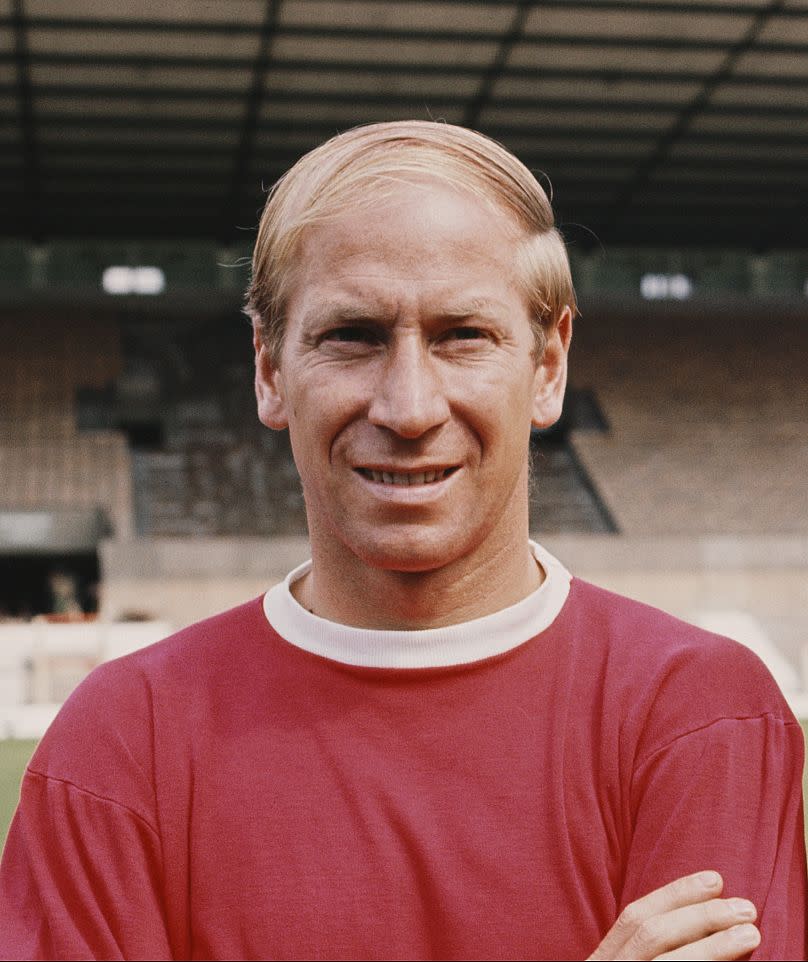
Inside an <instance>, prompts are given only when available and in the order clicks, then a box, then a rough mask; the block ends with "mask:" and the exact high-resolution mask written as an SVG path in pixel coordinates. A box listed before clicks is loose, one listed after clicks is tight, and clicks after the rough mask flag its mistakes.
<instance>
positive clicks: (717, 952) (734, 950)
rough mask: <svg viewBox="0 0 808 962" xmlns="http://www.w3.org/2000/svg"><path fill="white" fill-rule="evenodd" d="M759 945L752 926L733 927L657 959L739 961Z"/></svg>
mask: <svg viewBox="0 0 808 962" xmlns="http://www.w3.org/2000/svg"><path fill="white" fill-rule="evenodd" d="M759 945H760V932H759V931H758V930H757V929H756V928H755V926H754V925H749V924H746V925H735V926H733V927H732V928H731V929H727V930H726V931H724V932H715V933H714V934H713V935H708V936H707V938H706V939H699V941H698V942H691V943H690V945H685V946H682V948H679V949H674V951H673V952H666V953H665V954H664V955H658V956H657V958H658V959H698V960H703V962H723V960H725V959H740V958H741V957H742V956H744V955H748V954H749V953H750V952H754V950H755V949H756V948H757V947H758V946H759Z"/></svg>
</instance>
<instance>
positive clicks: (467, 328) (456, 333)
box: [441, 324, 491, 343]
mask: <svg viewBox="0 0 808 962" xmlns="http://www.w3.org/2000/svg"><path fill="white" fill-rule="evenodd" d="M490 339H491V335H490V334H489V332H488V331H486V330H485V328H482V327H475V326H474V325H473V324H460V325H458V326H457V327H450V328H449V330H448V331H446V332H445V333H444V334H443V335H442V336H441V340H443V341H448V342H449V343H451V342H453V341H454V342H456V341H470V342H472V343H474V342H477V343H481V342H483V341H489V340H490Z"/></svg>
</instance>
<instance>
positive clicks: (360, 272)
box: [289, 182, 524, 310]
mask: <svg viewBox="0 0 808 962" xmlns="http://www.w3.org/2000/svg"><path fill="white" fill-rule="evenodd" d="M523 237H524V231H523V230H522V229H521V228H520V227H519V225H518V224H517V223H516V222H515V220H514V218H513V217H512V215H510V214H509V213H508V212H506V211H504V210H502V209H501V208H500V207H498V206H496V205H495V204H493V203H488V202H486V201H484V200H482V199H480V198H478V197H476V196H473V195H470V194H469V193H466V192H463V191H460V190H457V189H454V188H452V187H449V186H448V185H445V184H443V183H440V182H419V183H404V184H397V185H394V186H392V187H390V188H388V189H386V190H385V191H384V192H382V193H380V194H379V195H378V196H374V195H371V196H370V197H368V198H366V199H365V200H364V201H363V202H362V203H361V204H359V205H358V206H356V207H352V208H348V209H343V210H340V211H339V212H338V213H335V214H333V215H331V216H329V217H328V218H327V219H325V220H323V221H322V222H321V223H318V224H316V225H313V226H310V227H308V228H307V229H306V230H305V231H304V233H303V236H302V238H301V242H300V244H299V247H298V253H297V257H296V262H295V267H294V270H293V276H292V278H291V296H290V299H289V308H290V310H291V309H292V307H293V304H296V303H297V304H299V303H300V301H301V300H304V301H305V300H307V299H308V297H309V296H310V295H311V294H312V293H313V292H319V293H320V294H323V295H325V294H326V293H328V292H330V295H331V296H332V297H335V298H336V297H337V296H338V294H339V295H340V299H342V300H349V299H356V298H359V299H362V298H373V299H382V300H384V299H385V297H386V296H387V295H388V294H389V295H390V296H391V297H393V299H395V298H396V297H397V296H398V295H399V294H401V293H402V292H403V291H404V290H406V291H407V292H408V293H409V294H410V295H413V294H415V293H417V294H419V295H423V296H441V297H449V298H457V297H460V296H461V295H462V299H463V300H464V301H467V302H469V303H471V302H474V303H480V304H481V303H483V302H486V301H491V300H492V299H494V300H495V299H500V300H501V299H502V298H503V296H506V295H510V294H511V292H512V291H513V290H514V289H516V288H517V287H518V277H517V271H516V262H517V254H518V250H519V244H520V242H521V240H522V239H523Z"/></svg>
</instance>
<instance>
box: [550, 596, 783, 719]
mask: <svg viewBox="0 0 808 962" xmlns="http://www.w3.org/2000/svg"><path fill="white" fill-rule="evenodd" d="M568 610H569V618H570V621H571V624H572V625H574V626H575V632H576V635H577V637H578V638H580V639H581V641H580V642H579V643H580V644H581V645H583V646H588V648H589V650H590V651H591V652H592V655H593V657H596V658H599V659H600V660H601V663H602V665H603V683H604V685H606V686H607V687H608V688H610V689H611V690H612V691H613V692H615V697H616V698H617V697H619V698H620V700H621V701H622V702H624V703H625V704H624V706H623V707H624V709H625V711H626V712H627V713H629V714H630V715H631V716H632V717H634V718H635V719H636V720H637V723H638V725H642V726H648V725H651V724H652V723H653V726H654V727H657V726H659V727H660V729H662V730H665V731H667V732H668V733H670V732H671V731H672V730H675V729H681V730H685V729H688V728H691V727H697V726H699V725H708V724H711V723H712V722H713V721H715V720H718V719H722V718H731V719H743V718H755V717H761V716H764V715H765V716H770V717H775V718H777V719H779V720H781V721H783V722H784V723H793V722H794V717H793V715H792V713H791V711H790V709H789V708H788V705H787V704H786V701H785V699H784V698H783V695H782V693H781V692H780V689H779V688H778V686H777V684H776V682H775V681H774V679H773V678H772V676H771V673H770V672H769V670H768V668H767V667H766V666H765V664H764V663H763V662H762V661H761V659H760V658H759V657H758V656H757V655H756V654H755V653H754V652H752V651H751V650H750V649H749V648H747V647H746V646H745V645H742V644H740V643H739V642H737V641H735V640H733V639H731V638H727V637H725V636H723V635H719V634H716V633H714V632H710V631H706V630H705V629H703V628H699V627H697V626H695V625H692V624H689V623H688V622H686V621H683V620H681V619H679V618H677V617H675V616H673V615H671V614H669V613H667V612H664V611H661V610H660V609H658V608H654V607H652V606H650V605H647V604H643V603H642V602H639V601H635V600H633V599H630V598H626V597H624V596H622V595H619V594H615V593H614V592H611V591H607V590H605V589H603V588H599V587H597V586H595V585H592V584H589V583H588V582H585V581H582V580H581V579H577V578H575V579H573V582H572V586H571V591H570V597H569V601H568ZM618 693H619V695H618Z"/></svg>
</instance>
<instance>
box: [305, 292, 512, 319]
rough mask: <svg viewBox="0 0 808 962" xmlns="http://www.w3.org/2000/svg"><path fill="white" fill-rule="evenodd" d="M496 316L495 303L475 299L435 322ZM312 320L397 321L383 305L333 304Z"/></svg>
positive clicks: (448, 310)
mask: <svg viewBox="0 0 808 962" xmlns="http://www.w3.org/2000/svg"><path fill="white" fill-rule="evenodd" d="M496 316H497V311H496V305H495V302H492V301H489V300H487V299H485V298H474V299H472V300H470V301H466V302H460V303H458V304H455V305H450V306H449V307H446V308H444V309H442V310H441V311H440V313H439V314H436V315H435V320H439V321H440V320H443V321H457V320H463V319H464V318H468V317H480V318H488V319H495V318H496ZM312 320H313V321H314V322H315V323H316V324H356V323H376V324H379V323H381V324H391V323H393V322H394V321H395V315H394V314H393V313H392V312H391V311H389V310H388V309H387V308H386V307H383V306H381V305H377V306H374V307H371V306H367V307H365V306H362V305H358V304H357V305H353V304H333V305H329V306H328V307H327V308H325V310H323V311H322V312H319V311H318V312H317V313H316V314H315V315H314V316H313V318H312Z"/></svg>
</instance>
